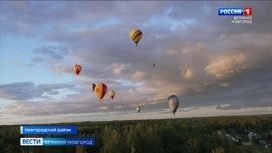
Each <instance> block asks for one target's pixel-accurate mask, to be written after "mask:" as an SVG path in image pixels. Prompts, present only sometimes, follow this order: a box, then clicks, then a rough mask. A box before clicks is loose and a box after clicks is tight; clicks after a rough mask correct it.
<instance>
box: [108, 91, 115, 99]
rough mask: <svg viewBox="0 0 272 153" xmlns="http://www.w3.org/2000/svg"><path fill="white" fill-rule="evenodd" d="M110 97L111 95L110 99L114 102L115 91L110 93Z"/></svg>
mask: <svg viewBox="0 0 272 153" xmlns="http://www.w3.org/2000/svg"><path fill="white" fill-rule="evenodd" d="M109 95H110V98H111V99H112V100H113V98H114V96H115V91H114V90H111V91H110V92H109Z"/></svg>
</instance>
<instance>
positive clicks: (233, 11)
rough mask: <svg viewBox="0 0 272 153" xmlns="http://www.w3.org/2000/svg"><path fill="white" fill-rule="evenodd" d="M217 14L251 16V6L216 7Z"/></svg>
mask: <svg viewBox="0 0 272 153" xmlns="http://www.w3.org/2000/svg"><path fill="white" fill-rule="evenodd" d="M218 15H219V16H252V8H250V7H247V8H218Z"/></svg>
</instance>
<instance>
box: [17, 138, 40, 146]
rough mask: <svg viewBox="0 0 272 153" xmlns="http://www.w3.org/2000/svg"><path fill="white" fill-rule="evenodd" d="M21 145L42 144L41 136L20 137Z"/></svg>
mask: <svg viewBox="0 0 272 153" xmlns="http://www.w3.org/2000/svg"><path fill="white" fill-rule="evenodd" d="M20 145H21V146H42V145H43V138H20Z"/></svg>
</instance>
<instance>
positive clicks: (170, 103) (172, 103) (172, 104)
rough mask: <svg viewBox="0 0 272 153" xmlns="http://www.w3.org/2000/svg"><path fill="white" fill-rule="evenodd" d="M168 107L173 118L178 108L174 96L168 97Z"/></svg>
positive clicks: (177, 100) (177, 101) (177, 102)
mask: <svg viewBox="0 0 272 153" xmlns="http://www.w3.org/2000/svg"><path fill="white" fill-rule="evenodd" d="M168 106H169V108H170V109H171V110H172V112H173V114H174V116H175V113H176V111H177V109H178V106H179V98H178V97H177V96H176V95H171V96H169V97H168Z"/></svg>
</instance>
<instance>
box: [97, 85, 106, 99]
mask: <svg viewBox="0 0 272 153" xmlns="http://www.w3.org/2000/svg"><path fill="white" fill-rule="evenodd" d="M94 90H95V93H96V95H97V97H98V98H99V99H100V101H101V102H102V99H103V97H104V96H105V94H106V93H107V86H106V85H105V84H104V83H98V84H97V85H96V86H95V89H94Z"/></svg>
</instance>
